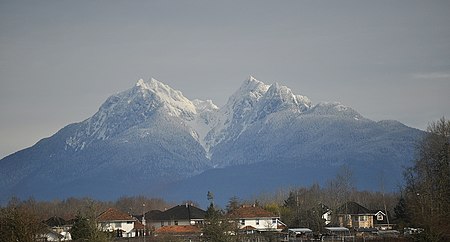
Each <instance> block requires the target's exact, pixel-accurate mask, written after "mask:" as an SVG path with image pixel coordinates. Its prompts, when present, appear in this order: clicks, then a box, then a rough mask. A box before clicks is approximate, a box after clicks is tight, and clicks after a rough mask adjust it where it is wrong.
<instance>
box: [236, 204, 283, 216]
mask: <svg viewBox="0 0 450 242" xmlns="http://www.w3.org/2000/svg"><path fill="white" fill-rule="evenodd" d="M228 216H229V217H230V218H278V216H276V215H275V214H273V213H271V212H269V211H267V210H265V209H263V208H261V207H257V206H242V207H240V208H237V209H235V210H233V211H231V212H230V213H229V214H228Z"/></svg>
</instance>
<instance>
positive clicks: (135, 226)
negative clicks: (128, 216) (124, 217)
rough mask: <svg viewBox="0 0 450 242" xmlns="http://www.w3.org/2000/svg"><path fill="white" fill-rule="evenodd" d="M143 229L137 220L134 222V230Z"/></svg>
mask: <svg viewBox="0 0 450 242" xmlns="http://www.w3.org/2000/svg"><path fill="white" fill-rule="evenodd" d="M144 227H145V226H144V225H143V224H142V223H141V222H140V221H139V220H136V221H134V229H144Z"/></svg>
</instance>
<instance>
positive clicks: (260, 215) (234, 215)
mask: <svg viewBox="0 0 450 242" xmlns="http://www.w3.org/2000/svg"><path fill="white" fill-rule="evenodd" d="M228 217H229V218H230V219H233V220H234V221H236V222H237V224H238V228H239V229H240V230H243V231H245V232H247V233H253V232H264V231H281V230H282V229H283V228H284V227H286V225H285V224H284V223H283V222H281V221H280V217H279V216H277V215H275V214H273V213H271V212H269V211H267V210H264V209H263V208H261V207H257V206H255V205H252V206H248V205H243V206H241V207H239V208H237V209H234V210H233V211H231V212H230V213H229V214H228Z"/></svg>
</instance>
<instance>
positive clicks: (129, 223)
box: [97, 208, 143, 237]
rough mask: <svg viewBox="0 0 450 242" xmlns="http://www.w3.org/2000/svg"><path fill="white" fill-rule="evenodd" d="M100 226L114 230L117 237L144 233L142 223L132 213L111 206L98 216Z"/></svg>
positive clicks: (103, 229)
mask: <svg viewBox="0 0 450 242" xmlns="http://www.w3.org/2000/svg"><path fill="white" fill-rule="evenodd" d="M97 223H98V228H99V229H100V230H102V231H107V232H114V233H115V235H116V237H136V236H138V235H139V234H142V233H141V232H142V231H140V230H143V226H142V224H141V223H140V222H139V221H137V219H136V218H134V217H132V216H131V215H129V214H127V213H124V212H121V211H119V210H117V209H114V208H109V209H108V210H106V211H104V212H103V213H101V214H100V215H99V216H98V217H97Z"/></svg>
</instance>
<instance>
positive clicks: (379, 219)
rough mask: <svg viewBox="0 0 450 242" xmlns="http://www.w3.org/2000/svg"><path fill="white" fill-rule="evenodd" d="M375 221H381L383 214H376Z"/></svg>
mask: <svg viewBox="0 0 450 242" xmlns="http://www.w3.org/2000/svg"><path fill="white" fill-rule="evenodd" d="M377 220H378V221H383V214H381V213H378V214H377Z"/></svg>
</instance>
